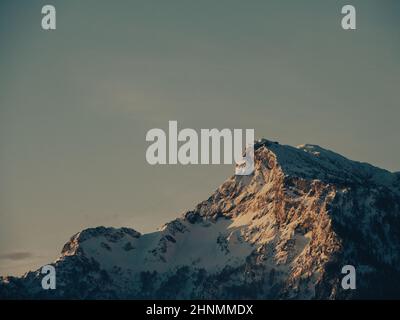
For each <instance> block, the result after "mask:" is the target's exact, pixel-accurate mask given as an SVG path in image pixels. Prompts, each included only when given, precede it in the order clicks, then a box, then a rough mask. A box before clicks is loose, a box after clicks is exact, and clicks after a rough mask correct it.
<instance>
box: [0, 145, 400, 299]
mask: <svg viewBox="0 0 400 320" xmlns="http://www.w3.org/2000/svg"><path fill="white" fill-rule="evenodd" d="M254 149H255V171H254V173H253V174H252V175H250V176H233V177H231V178H230V179H228V180H227V181H225V182H224V183H223V184H222V185H221V186H220V187H219V188H218V189H217V190H216V191H215V192H214V193H213V194H212V195H211V196H210V198H208V199H207V200H205V201H203V202H201V203H199V204H198V205H197V206H196V207H195V208H194V209H193V210H191V211H188V212H186V213H184V214H183V215H182V216H181V217H179V218H177V219H175V220H173V221H171V222H169V223H167V224H165V225H164V226H163V227H162V228H161V229H160V230H159V231H157V232H153V233H148V234H140V233H139V232H137V231H135V230H133V229H129V228H120V229H115V228H105V227H97V228H90V229H86V230H83V231H81V232H79V233H77V234H75V235H74V236H73V237H72V238H71V239H70V240H69V241H68V242H67V243H66V244H65V245H64V248H63V249H62V252H61V256H60V257H59V259H58V260H56V261H55V262H53V263H52V265H53V266H54V267H55V270H56V280H57V288H56V289H55V290H43V289H42V287H41V280H42V278H43V275H42V274H41V272H40V269H39V270H37V271H34V272H28V273H26V274H25V275H24V276H23V277H21V278H16V277H7V278H0V297H1V298H6V299H7V298H34V299H36V298H37V299H39V298H44V299H52V298H67V299H107V298H116V299H120V298H134V299H146V298H151V299H355V298H377V299H380V298H400V175H399V173H391V172H389V171H386V170H383V169H379V168H376V167H374V166H371V165H369V164H366V163H360V162H356V161H352V160H349V159H347V158H345V157H343V156H341V155H339V154H337V153H334V152H332V151H329V150H326V149H323V148H321V147H319V146H315V145H302V146H299V147H291V146H284V145H280V144H279V143H276V142H271V141H268V140H259V141H257V142H256V144H255V148H254ZM345 265H352V266H354V267H355V270H356V284H357V286H356V289H355V290H352V289H350V290H344V289H343V288H342V286H341V281H342V278H343V277H344V276H345V275H344V274H342V272H341V271H342V267H343V266H345Z"/></svg>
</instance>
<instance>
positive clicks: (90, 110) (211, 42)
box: [0, 0, 400, 274]
mask: <svg viewBox="0 0 400 320" xmlns="http://www.w3.org/2000/svg"><path fill="white" fill-rule="evenodd" d="M48 3H51V4H54V5H55V7H56V10H57V30H56V31H51V32H46V31H43V30H41V28H40V20H41V14H40V11H41V7H42V5H44V4H48ZM347 3H352V4H354V5H355V6H356V9H357V18H358V21H357V22H358V30H357V31H343V30H342V29H341V27H340V20H341V14H340V9H341V7H342V5H344V4H347ZM399 39H400V2H399V1H390V0H386V1H378V0H376V1H372V0H369V1H367V0H363V1H324V2H323V1H317V0H312V1H311V0H310V1H292V0H290V1H289V0H287V1H282V0H275V1H267V0H263V1H238V0H229V1H219V0H218V1H203V0H202V1H198V0H197V1H172V0H169V1H161V0H160V1H121V0H118V1H97V0H96V1H89V0H85V1H77V0H75V1H71V0H69V1H56V0H51V1H4V0H3V1H1V3H0V43H1V46H0V88H1V89H0V274H8V273H20V272H22V271H25V270H27V269H29V268H34V267H38V266H39V265H41V264H43V263H47V262H49V261H52V260H53V259H55V258H56V257H57V256H58V254H59V251H60V250H61V247H62V245H63V244H64V243H65V242H66V241H67V240H68V238H69V237H70V236H71V235H72V234H74V233H75V232H77V231H79V230H81V229H82V228H85V227H91V226H97V225H107V226H129V227H133V228H135V229H136V230H138V231H141V232H148V231H151V230H154V229H155V228H156V227H158V226H160V225H161V224H163V223H164V222H167V221H169V220H171V219H172V218H174V217H176V216H177V215H178V214H180V213H182V212H183V211H185V210H188V209H191V208H193V207H194V206H195V204H197V203H198V202H200V201H201V200H204V199H205V198H206V197H208V195H209V194H210V193H211V192H212V191H213V190H214V189H215V188H216V187H217V186H218V185H219V184H220V183H221V182H223V181H224V179H225V178H226V177H228V176H230V175H232V174H233V168H232V167H231V166H226V165H225V166H224V165H222V166H204V165H200V166H190V167H183V166H159V167H151V166H149V165H148V164H147V163H146V161H145V151H146V147H147V146H148V144H147V143H146V141H145V135H146V132H147V131H148V130H149V129H151V128H155V127H161V128H164V129H166V128H167V125H168V120H178V124H179V125H180V126H181V127H192V128H195V129H200V128H213V127H216V128H221V129H222V128H225V127H227V128H243V129H244V128H254V129H255V133H256V136H257V137H265V138H269V139H272V140H277V141H280V142H281V143H285V144H291V145H297V144H302V143H313V144H319V145H321V146H323V147H326V148H329V149H333V150H335V151H336V152H339V153H341V154H343V155H345V156H348V157H350V158H352V159H356V160H360V161H365V162H369V163H372V164H374V165H377V166H380V167H383V168H386V169H389V170H393V171H398V170H400V142H399V135H400V129H399V118H400V111H399V101H400V99H399V95H400V90H399V89H400V87H399V83H400V61H399V57H400V41H399ZM16 253H22V254H16Z"/></svg>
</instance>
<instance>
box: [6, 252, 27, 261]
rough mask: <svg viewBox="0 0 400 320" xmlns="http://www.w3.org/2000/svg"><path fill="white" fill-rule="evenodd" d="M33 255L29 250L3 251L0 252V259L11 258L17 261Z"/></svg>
mask: <svg viewBox="0 0 400 320" xmlns="http://www.w3.org/2000/svg"><path fill="white" fill-rule="evenodd" d="M33 257H34V255H33V254H32V253H30V252H26V251H22V252H8V253H3V254H0V260H13V261H19V260H25V259H29V258H33Z"/></svg>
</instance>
